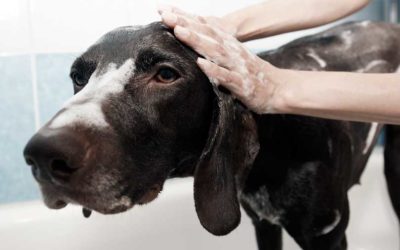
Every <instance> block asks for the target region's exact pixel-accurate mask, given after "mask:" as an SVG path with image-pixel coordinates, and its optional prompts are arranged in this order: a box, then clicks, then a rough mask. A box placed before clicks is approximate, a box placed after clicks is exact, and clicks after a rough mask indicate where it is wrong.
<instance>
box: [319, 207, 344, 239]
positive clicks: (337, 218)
mask: <svg viewBox="0 0 400 250" xmlns="http://www.w3.org/2000/svg"><path fill="white" fill-rule="evenodd" d="M334 212H335V219H334V220H333V222H332V223H331V224H329V225H327V226H325V227H324V228H323V229H322V231H321V232H320V233H319V234H318V235H325V234H328V233H330V232H332V230H333V229H335V227H336V226H337V225H338V224H339V222H340V220H341V218H342V216H341V215H340V213H339V211H338V210H335V211H334Z"/></svg>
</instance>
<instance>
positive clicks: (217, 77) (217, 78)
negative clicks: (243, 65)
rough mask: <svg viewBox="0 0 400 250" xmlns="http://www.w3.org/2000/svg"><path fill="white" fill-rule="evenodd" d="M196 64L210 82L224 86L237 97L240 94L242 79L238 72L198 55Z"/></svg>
mask: <svg viewBox="0 0 400 250" xmlns="http://www.w3.org/2000/svg"><path fill="white" fill-rule="evenodd" d="M197 64H198V65H199V67H200V68H201V70H202V71H203V72H204V73H205V74H206V75H207V76H208V78H209V79H210V81H211V82H213V83H214V84H216V85H222V86H224V87H226V88H227V89H229V90H230V91H231V92H232V94H233V95H235V96H236V97H238V98H240V97H241V96H242V92H243V91H242V82H243V80H242V78H241V76H240V75H239V74H238V73H236V72H232V71H229V70H227V69H225V68H222V67H220V66H218V65H216V64H215V63H212V62H210V61H207V60H205V59H203V58H200V57H199V58H198V59H197Z"/></svg>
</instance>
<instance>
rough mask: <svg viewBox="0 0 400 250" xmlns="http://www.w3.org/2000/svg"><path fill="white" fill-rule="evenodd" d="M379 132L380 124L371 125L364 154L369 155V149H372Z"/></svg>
mask: <svg viewBox="0 0 400 250" xmlns="http://www.w3.org/2000/svg"><path fill="white" fill-rule="evenodd" d="M377 130H378V123H377V122H373V123H371V127H370V128H369V132H368V136H367V140H366V141H365V147H364V150H363V154H366V153H368V151H369V148H370V147H371V144H372V141H373V140H374V137H375V134H376V132H377Z"/></svg>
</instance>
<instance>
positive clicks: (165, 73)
mask: <svg viewBox="0 0 400 250" xmlns="http://www.w3.org/2000/svg"><path fill="white" fill-rule="evenodd" d="M155 78H156V80H157V81H158V82H161V83H171V82H173V81H175V80H176V79H178V73H176V71H175V70H173V69H170V68H162V69H160V70H159V71H158V73H157V75H156V77H155Z"/></svg>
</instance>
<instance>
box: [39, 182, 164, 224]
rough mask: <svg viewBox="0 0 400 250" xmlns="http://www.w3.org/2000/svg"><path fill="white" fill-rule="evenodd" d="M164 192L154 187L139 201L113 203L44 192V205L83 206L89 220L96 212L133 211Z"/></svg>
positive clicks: (157, 186) (127, 200) (81, 196)
mask: <svg viewBox="0 0 400 250" xmlns="http://www.w3.org/2000/svg"><path fill="white" fill-rule="evenodd" d="M161 190H162V185H158V184H156V185H153V186H152V187H151V188H149V189H148V190H147V191H146V192H144V193H143V194H141V195H137V197H139V198H138V199H134V198H130V197H128V196H126V195H123V196H121V197H120V198H118V199H116V198H114V199H112V201H111V202H110V201H108V200H106V201H98V200H96V199H94V198H93V197H88V196H86V195H83V194H81V195H77V196H76V197H74V199H71V198H69V197H66V196H63V195H56V194H55V193H54V192H49V190H42V192H43V197H44V203H45V205H46V206H47V207H48V208H50V209H62V208H65V207H66V206H67V205H68V204H75V205H80V206H82V214H83V216H84V217H85V218H89V217H90V215H91V214H92V211H96V212H98V213H101V214H117V213H122V212H125V211H127V210H129V209H131V208H132V207H133V206H134V205H144V204H147V203H149V202H151V201H153V200H155V199H156V198H157V197H158V194H159V193H160V192H161Z"/></svg>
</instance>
